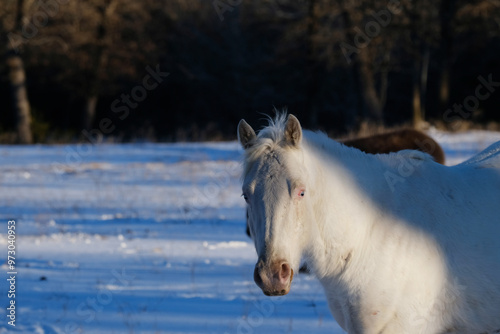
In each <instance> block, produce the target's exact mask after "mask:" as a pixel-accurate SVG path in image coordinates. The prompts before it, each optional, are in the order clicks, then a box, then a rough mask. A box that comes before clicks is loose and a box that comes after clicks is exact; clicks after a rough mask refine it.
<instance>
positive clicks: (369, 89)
mask: <svg viewBox="0 0 500 334" xmlns="http://www.w3.org/2000/svg"><path fill="white" fill-rule="evenodd" d="M342 7H343V8H342V18H343V20H344V25H345V31H347V33H346V38H347V40H348V41H354V36H355V34H354V33H353V28H354V27H355V26H356V25H357V24H356V23H355V22H353V20H352V15H351V13H350V12H349V10H350V8H348V7H349V5H348V4H346V3H342ZM368 52H369V50H368V46H364V47H361V48H360V49H358V54H357V55H356V56H353V58H354V59H352V60H353V61H352V63H351V66H352V73H353V74H354V76H355V82H356V86H357V87H356V88H357V89H358V93H359V95H360V96H361V100H362V104H361V110H362V114H363V116H364V118H367V119H370V120H372V121H374V122H376V123H382V121H383V112H382V105H381V100H380V98H379V96H378V94H377V89H376V87H375V77H374V73H373V68H372V66H371V59H370V55H369V53H368Z"/></svg>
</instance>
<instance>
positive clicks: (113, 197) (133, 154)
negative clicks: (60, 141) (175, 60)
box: [0, 130, 500, 333]
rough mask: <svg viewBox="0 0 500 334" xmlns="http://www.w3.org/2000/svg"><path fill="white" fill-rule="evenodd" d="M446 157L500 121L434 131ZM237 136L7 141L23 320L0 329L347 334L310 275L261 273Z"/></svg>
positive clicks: (5, 198)
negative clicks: (270, 284) (267, 276)
mask: <svg viewBox="0 0 500 334" xmlns="http://www.w3.org/2000/svg"><path fill="white" fill-rule="evenodd" d="M429 133H430V135H431V136H433V137H434V138H435V139H436V140H437V141H438V142H439V143H440V144H441V145H442V147H443V149H444V150H445V153H446V156H447V164H449V165H452V164H456V163H459V162H462V161H464V160H466V159H468V158H470V157H471V156H472V155H474V154H475V153H477V152H479V151H480V150H482V149H483V148H485V147H487V146H489V145H490V144H491V143H493V142H495V141H498V140H500V133H495V132H486V131H471V132H464V133H459V134H449V133H444V132H439V131H437V130H431V131H430V132H429ZM240 156H241V150H240V148H239V145H238V144H237V143H236V142H230V143H194V144H187V143H179V144H124V145H99V146H92V145H90V144H88V145H64V146H46V145H36V146H0V157H1V158H0V185H1V187H0V203H1V204H0V206H1V210H0V221H2V222H4V223H2V230H1V233H0V249H3V251H2V252H3V255H2V256H3V259H4V260H2V261H1V262H0V263H2V265H1V272H2V277H6V276H7V274H6V272H7V271H9V270H8V268H7V262H6V259H7V221H8V220H9V219H15V220H16V235H17V240H16V247H17V248H16V257H17V261H16V266H17V272H18V274H17V275H16V298H15V300H16V326H15V327H12V326H10V325H8V324H7V321H6V319H8V318H7V317H6V315H7V310H6V307H7V306H8V302H9V300H8V299H7V298H6V293H7V291H8V290H9V289H8V285H7V281H6V279H2V280H0V282H1V283H0V293H1V295H2V299H1V309H0V333H11V332H13V333H304V332H314V333H343V331H342V330H341V329H340V327H339V326H338V325H337V324H336V322H335V320H334V319H333V318H332V316H331V314H330V312H329V310H328V306H327V303H326V299H325V296H324V293H323V290H322V288H321V286H320V285H319V283H318V282H317V280H316V279H315V278H314V277H312V276H311V275H296V276H295V277H294V282H293V285H292V289H291V292H290V293H289V294H288V295H287V296H283V297H278V298H269V297H266V296H264V295H263V294H262V292H261V291H260V289H259V288H258V287H257V286H256V285H255V283H254V282H253V268H254V265H255V262H256V255H255V250H254V247H253V244H252V243H251V242H250V240H249V239H248V238H247V236H246V235H245V233H244V231H245V220H244V217H245V214H244V201H243V200H242V199H241V197H240V195H241V189H240V181H239V176H240V167H241V166H240Z"/></svg>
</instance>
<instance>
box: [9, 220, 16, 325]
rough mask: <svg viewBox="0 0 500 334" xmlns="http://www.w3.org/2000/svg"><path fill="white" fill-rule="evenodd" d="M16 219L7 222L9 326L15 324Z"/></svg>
mask: <svg viewBox="0 0 500 334" xmlns="http://www.w3.org/2000/svg"><path fill="white" fill-rule="evenodd" d="M16 275H17V270H16V221H15V220H9V221H8V222H7V277H8V278H7V282H9V284H8V289H9V290H8V292H7V297H8V298H9V304H8V307H7V318H9V321H8V324H9V325H10V326H13V327H15V326H16Z"/></svg>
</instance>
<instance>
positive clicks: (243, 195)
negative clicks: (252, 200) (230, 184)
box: [241, 194, 248, 203]
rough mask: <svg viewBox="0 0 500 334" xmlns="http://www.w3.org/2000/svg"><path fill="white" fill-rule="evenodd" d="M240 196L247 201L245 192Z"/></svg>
mask: <svg viewBox="0 0 500 334" xmlns="http://www.w3.org/2000/svg"><path fill="white" fill-rule="evenodd" d="M241 196H242V197H243V199H244V200H245V202H247V203H248V196H247V195H245V194H242V195H241Z"/></svg>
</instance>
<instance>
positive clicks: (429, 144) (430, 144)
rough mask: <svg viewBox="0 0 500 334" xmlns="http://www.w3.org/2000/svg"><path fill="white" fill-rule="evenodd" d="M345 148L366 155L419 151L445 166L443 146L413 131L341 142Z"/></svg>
mask: <svg viewBox="0 0 500 334" xmlns="http://www.w3.org/2000/svg"><path fill="white" fill-rule="evenodd" d="M339 142H341V143H343V144H344V145H345V146H349V147H355V148H357V149H359V150H361V151H363V152H365V153H371V154H377V153H391V152H398V151H401V150H418V151H422V152H425V153H428V154H429V155H431V156H432V157H433V158H434V160H435V161H436V162H438V163H440V164H444V161H445V160H444V152H443V149H442V148H441V146H439V144H438V143H437V142H436V141H435V140H434V139H432V138H431V137H429V136H428V135H426V134H425V133H423V132H420V131H417V130H413V129H401V130H395V131H391V132H387V133H381V134H376V135H373V136H369V137H362V138H354V139H347V140H339Z"/></svg>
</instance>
